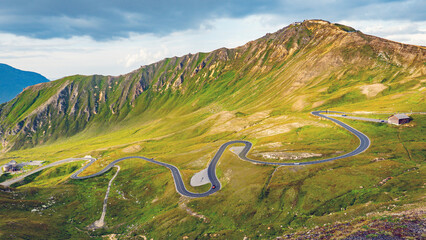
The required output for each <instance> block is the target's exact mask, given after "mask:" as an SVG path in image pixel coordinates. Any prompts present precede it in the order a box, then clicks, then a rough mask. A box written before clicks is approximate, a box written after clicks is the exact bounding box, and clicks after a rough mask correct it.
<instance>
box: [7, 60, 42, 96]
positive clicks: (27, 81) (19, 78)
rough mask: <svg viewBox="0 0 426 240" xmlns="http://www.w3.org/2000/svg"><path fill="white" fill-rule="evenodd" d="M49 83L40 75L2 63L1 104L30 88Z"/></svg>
mask: <svg viewBox="0 0 426 240" xmlns="http://www.w3.org/2000/svg"><path fill="white" fill-rule="evenodd" d="M48 81H49V80H48V79H47V78H45V77H44V76H42V75H40V74H38V73H35V72H28V71H22V70H19V69H16V68H14V67H11V66H9V65H7V64H2V63H0V86H1V87H0V104H1V103H5V102H7V101H10V100H12V99H13V98H14V97H16V95H18V93H20V92H22V90H23V89H24V88H26V87H28V86H32V85H35V84H38V83H42V82H48Z"/></svg>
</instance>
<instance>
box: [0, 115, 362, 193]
mask: <svg viewBox="0 0 426 240" xmlns="http://www.w3.org/2000/svg"><path fill="white" fill-rule="evenodd" d="M322 113H326V112H325V111H315V112H312V113H311V114H313V115H315V116H318V117H322V118H325V119H328V120H330V121H333V122H335V123H336V124H338V125H340V126H341V127H343V128H345V129H346V130H348V131H349V132H351V133H352V134H354V135H355V136H357V137H358V139H359V141H360V144H359V146H358V147H357V148H356V149H355V150H353V151H351V152H349V153H346V154H343V155H341V156H337V157H333V158H327V159H323V160H317V161H308V162H299V163H280V162H264V161H258V160H253V159H250V158H248V157H247V153H248V152H249V151H250V149H251V147H252V145H253V144H252V143H251V142H249V141H242V140H236V141H230V142H227V143H224V144H223V145H222V146H220V148H219V150H218V151H217V152H216V154H215V156H214V157H213V159H212V160H211V161H210V163H209V166H208V168H207V172H208V177H209V179H210V182H211V184H212V187H211V188H210V189H209V190H208V191H206V192H204V193H193V192H190V191H188V190H187V189H186V188H185V184H184V183H183V180H182V176H181V174H180V172H179V169H178V168H177V167H175V166H173V165H171V164H168V163H163V162H159V161H155V160H154V159H151V158H146V157H139V156H132V157H124V158H120V159H117V160H115V161H113V162H111V163H110V164H108V165H107V166H106V167H105V168H104V169H102V170H101V171H99V172H97V173H94V174H91V175H88V176H83V177H79V176H78V175H79V174H80V173H81V172H83V171H84V170H85V169H86V168H88V167H89V166H90V165H92V163H94V162H95V161H96V159H93V158H90V159H89V158H83V159H82V158H77V159H65V160H62V161H59V162H55V163H52V164H49V165H46V166H44V167H42V168H41V169H36V170H35V171H32V172H29V173H27V174H25V175H24V176H21V177H19V178H20V179H19V180H15V179H11V180H9V181H6V182H3V183H0V184H1V185H4V186H9V185H10V184H12V183H9V182H13V183H15V182H18V181H21V180H23V179H24V178H25V177H26V176H28V175H31V174H32V173H35V172H38V171H41V170H42V169H45V168H47V167H50V166H54V165H58V164H62V163H65V162H67V161H78V160H90V162H89V163H88V164H87V165H85V166H84V167H82V168H81V169H79V170H78V171H77V172H75V173H74V174H72V175H71V178H72V179H88V178H92V177H96V176H100V175H102V174H104V173H105V172H107V171H109V170H110V169H111V168H112V167H114V166H115V165H116V164H117V163H119V162H121V161H124V160H127V159H141V160H144V161H148V162H151V163H155V164H157V165H161V166H164V167H166V168H168V169H169V170H170V171H171V173H172V176H173V179H174V182H175V187H176V191H177V192H178V193H180V194H181V195H183V196H187V197H193V198H198V197H206V196H209V195H210V194H213V193H215V192H217V191H219V190H220V188H221V185H220V182H219V179H218V178H217V176H216V165H217V162H218V161H219V159H220V157H221V156H222V154H223V153H224V152H225V150H226V148H228V146H230V145H232V144H244V145H245V146H244V149H243V150H242V151H241V152H240V153H239V155H238V156H239V157H240V158H241V159H242V160H245V161H248V162H252V163H255V164H263V165H278V166H295V165H311V164H319V163H324V162H330V161H334V160H337V159H342V158H347V157H352V156H355V155H358V154H360V153H362V152H364V151H365V150H367V148H368V147H369V146H370V139H369V138H368V137H367V136H366V135H365V134H363V133H362V132H360V131H358V130H356V129H355V128H353V127H351V126H349V125H347V124H345V123H343V122H341V121H339V120H337V119H334V118H331V117H330V116H326V115H323V114H322ZM327 113H337V112H330V111H328V112H327ZM5 183H6V184H5Z"/></svg>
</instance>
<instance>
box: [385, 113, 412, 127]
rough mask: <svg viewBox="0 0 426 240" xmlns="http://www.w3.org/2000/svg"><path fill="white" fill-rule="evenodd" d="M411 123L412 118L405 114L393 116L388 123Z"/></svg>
mask: <svg viewBox="0 0 426 240" xmlns="http://www.w3.org/2000/svg"><path fill="white" fill-rule="evenodd" d="M410 121H411V118H410V117H409V116H407V115H405V114H402V113H398V114H395V115H392V116H390V117H389V118H388V123H392V124H395V125H401V124H405V123H409V122H410Z"/></svg>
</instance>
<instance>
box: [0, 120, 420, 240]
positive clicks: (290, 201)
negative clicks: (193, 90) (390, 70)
mask: <svg viewBox="0 0 426 240" xmlns="http://www.w3.org/2000/svg"><path fill="white" fill-rule="evenodd" d="M284 116H285V115H281V116H273V117H271V116H269V115H268V116H267V117H266V118H265V119H263V120H262V121H260V122H259V123H258V124H257V125H255V126H256V127H253V129H248V130H246V131H247V134H246V135H241V133H230V134H227V135H223V136H220V137H218V139H217V141H215V142H214V140H213V141H212V142H213V143H210V142H207V141H206V142H204V140H203V139H209V141H210V139H211V138H213V137H214V136H216V135H217V134H211V132H210V131H209V130H211V129H212V128H213V126H210V127H208V126H206V127H207V129H208V130H206V131H205V132H204V133H203V132H199V133H192V134H190V136H189V137H188V136H186V135H183V133H179V132H177V133H175V134H173V135H170V136H167V137H164V138H160V139H157V140H152V139H149V140H144V141H140V142H137V143H132V144H129V145H122V146H120V145H119V144H117V143H116V142H115V141H116V140H115V139H116V138H106V139H111V141H112V143H111V144H116V145H115V146H114V147H110V148H106V149H102V150H98V151H88V152H83V153H80V154H82V155H84V154H87V153H89V154H92V155H94V156H96V157H99V158H100V160H99V163H98V165H97V166H94V167H93V168H91V169H89V170H88V172H87V174H90V173H91V172H96V171H98V170H99V169H100V168H101V167H102V166H105V165H106V164H107V163H108V162H109V161H111V160H113V159H115V158H117V157H121V156H127V155H144V156H149V157H155V159H157V160H160V161H164V162H172V163H173V164H175V165H176V166H178V167H179V168H180V169H181V170H182V173H183V178H184V180H185V182H186V185H187V187H188V188H190V189H191V190H192V191H202V190H205V189H206V188H205V187H206V186H202V187H198V188H199V189H198V188H191V187H190V186H189V180H190V177H192V175H193V174H194V173H195V172H197V171H199V170H201V169H203V168H204V167H205V166H206V165H207V163H208V161H209V160H210V159H211V157H212V156H213V155H214V153H215V151H216V150H217V148H218V147H219V146H220V145H221V144H222V143H224V142H226V141H227V140H230V139H237V138H238V139H249V140H250V141H253V142H254V143H255V145H254V149H253V152H261V151H265V150H268V151H271V150H273V151H295V152H297V151H301V150H302V151H305V152H306V151H308V152H316V153H324V154H329V155H330V156H331V155H333V154H339V153H340V151H345V152H346V151H349V150H352V149H353V148H354V147H355V146H356V144H357V141H358V140H357V139H356V138H355V137H354V136H352V135H350V134H348V133H347V132H346V131H345V130H343V129H342V128H340V127H338V126H336V125H334V124H332V123H330V122H329V121H326V120H319V119H316V118H314V117H313V116H312V115H309V114H307V113H306V114H303V113H300V114H293V115H291V117H290V116H285V117H284ZM250 117H253V116H250V115H247V116H244V117H243V118H247V119H248V118H250ZM235 118H237V119H238V118H241V117H235ZM271 119H273V122H275V123H277V125H278V126H287V125H289V124H292V123H294V122H293V121H296V122H299V123H301V122H302V123H303V122H305V123H309V124H308V125H305V126H300V127H297V126H295V127H293V128H291V129H289V131H288V132H285V133H281V134H277V135H273V136H266V137H263V138H253V137H250V135H249V134H248V133H251V132H256V131H255V130H257V132H258V131H261V130H263V129H264V127H265V126H263V127H262V125H268V122H269V121H271ZM277 119H281V120H277ZM257 121H259V120H257ZM279 121H281V122H279ZM344 121H345V122H347V123H349V124H350V125H352V126H354V127H356V128H357V129H359V130H360V131H362V132H364V133H366V134H367V135H368V136H369V137H370V139H371V140H372V145H371V147H370V149H369V150H368V151H367V152H366V153H364V154H362V155H358V156H355V157H351V158H348V159H342V160H339V161H336V162H332V163H325V164H319V165H312V166H303V167H302V166H295V167H280V168H278V169H275V167H272V166H261V165H253V164H250V163H247V162H244V161H241V160H240V159H238V158H237V157H236V156H235V155H234V154H232V153H231V152H229V151H227V152H226V153H225V154H224V156H223V158H222V159H221V160H220V162H219V166H218V175H219V178H220V181H221V183H222V185H223V189H222V190H221V191H220V192H218V193H216V194H214V195H212V196H209V197H207V198H202V199H185V198H184V197H181V196H179V194H178V193H176V191H175V189H174V183H173V179H172V177H171V174H170V172H169V171H168V170H167V169H165V168H162V167H159V166H156V165H153V164H149V163H145V162H141V161H138V160H130V161H127V162H122V163H120V166H121V167H122V171H120V173H119V175H118V177H117V179H116V180H115V182H114V186H113V189H112V192H111V194H110V198H109V205H108V211H107V218H106V222H107V226H108V227H107V228H106V229H102V230H97V231H95V232H89V231H88V230H86V227H87V226H88V225H90V224H91V223H93V222H94V221H95V220H96V219H98V218H99V216H100V211H101V208H102V207H101V206H102V199H103V196H104V194H105V190H106V186H107V182H108V181H109V179H110V178H111V177H112V175H113V171H110V172H108V173H107V174H105V175H103V176H101V177H98V178H94V179H87V180H83V181H81V180H70V179H69V178H68V177H69V175H70V174H71V173H72V172H73V171H75V169H77V168H78V167H79V166H81V164H82V163H73V164H68V165H64V166H58V167H54V168H51V169H48V170H45V171H43V172H42V173H41V174H39V175H37V176H35V177H34V178H32V179H30V181H29V182H28V183H27V184H26V185H23V186H21V187H19V188H17V189H15V190H14V191H13V193H9V192H1V204H2V208H1V209H2V210H1V211H2V214H1V215H2V216H4V217H2V220H1V223H0V224H1V226H2V231H1V233H2V236H3V237H4V238H7V237H8V236H17V237H25V236H33V237H34V236H35V238H37V237H36V236H39V237H40V238H42V236H51V237H53V238H85V237H88V236H89V235H90V236H102V235H106V234H113V233H118V234H123V235H122V236H127V237H131V236H137V235H146V236H147V237H154V238H155V239H159V238H160V239H161V238H178V237H182V236H185V235H186V236H189V237H190V238H195V237H197V238H203V237H206V238H208V237H212V236H213V234H215V236H217V237H220V238H222V237H228V238H235V237H244V236H250V237H254V238H271V237H275V236H280V235H283V234H285V233H286V232H289V231H294V230H296V229H300V228H305V227H307V228H310V227H315V226H318V225H323V224H327V223H331V222H334V221H344V220H350V219H352V218H355V217H358V216H364V215H365V214H367V213H371V212H377V211H378V212H380V211H384V210H389V209H393V208H395V209H398V208H400V207H402V206H405V205H407V204H412V203H419V201H420V202H421V201H422V197H423V196H424V188H423V182H424V181H423V177H422V176H424V175H425V168H424V152H423V151H424V147H425V139H424V136H423V135H421V134H420V133H421V132H422V131H424V128H425V125H424V122H425V117H424V115H415V116H414V121H413V122H411V123H410V124H409V125H406V126H400V127H398V126H392V125H386V124H379V123H369V122H358V121H352V120H344ZM212 124H214V123H213V122H212ZM318 124H320V125H318ZM189 128H190V129H191V127H189ZM141 131H149V130H141ZM188 131H189V130H185V131H183V132H188ZM189 132H190V131H189ZM115 134H119V133H115ZM120 134H123V135H124V134H125V132H122V133H120ZM107 136H108V135H107ZM96 139H97V138H93V139H90V140H86V141H85V143H86V145H88V143H90V144H93V145H95V144H96ZM176 139H180V140H179V141H177V140H176ZM80 141H81V140H78V138H76V140H75V141H74V142H72V141H68V142H64V143H58V144H57V145H55V146H53V145H52V146H49V147H47V146H46V147H40V148H35V149H31V150H32V152H30V151H29V150H22V151H17V152H11V153H10V157H12V156H13V155H14V154H16V155H21V156H28V157H30V156H31V157H35V158H37V159H41V158H42V155H45V154H46V153H48V154H46V156H47V157H48V156H49V155H50V154H51V156H52V158H53V156H55V155H59V154H58V153H56V152H52V153H49V149H56V151H61V149H69V150H68V151H70V153H69V154H74V153H73V152H72V149H74V148H75V149H79V148H80V149H81V146H80ZM270 143H274V145H273V146H274V147H273V149H271V147H270V145H271V144H270ZM277 143H280V144H281V146H282V147H276V146H277V145H278V144H277ZM137 146H139V147H137ZM171 146H172V147H171ZM87 148H88V149H90V148H92V146H90V145H89V146H87ZM168 149H173V150H174V151H170V150H168ZM51 151H53V150H51ZM62 151H63V150H62ZM81 151H84V148H83V149H81ZM129 151H130V152H129ZM132 151H133V152H132ZM62 157H66V156H65V155H63V156H62ZM272 174H273V175H272ZM388 178H389V179H388ZM385 179H388V180H386V181H385V182H384V183H383V180H385ZM52 201H54V202H55V203H53V204H52ZM180 202H185V203H186V205H187V206H188V207H189V208H191V209H192V210H193V211H195V212H197V213H199V214H201V215H203V216H205V218H206V219H205V220H204V219H200V218H197V217H194V216H191V215H189V214H188V213H187V212H186V210H185V209H183V208H182V207H181V205H180V204H179V203H180ZM224 203H226V204H224ZM43 205H45V206H47V207H43ZM33 209H37V211H35V212H31V210H33ZM19 216H21V217H19ZM20 219H21V220H20ZM48 219H50V220H48ZM40 227H42V229H43V233H38V232H39V228H40ZM17 228H19V229H26V230H21V231H19V232H16V229H17ZM59 229H60V231H58V230H59ZM11 234H12V235H11ZM37 234H39V235H37Z"/></svg>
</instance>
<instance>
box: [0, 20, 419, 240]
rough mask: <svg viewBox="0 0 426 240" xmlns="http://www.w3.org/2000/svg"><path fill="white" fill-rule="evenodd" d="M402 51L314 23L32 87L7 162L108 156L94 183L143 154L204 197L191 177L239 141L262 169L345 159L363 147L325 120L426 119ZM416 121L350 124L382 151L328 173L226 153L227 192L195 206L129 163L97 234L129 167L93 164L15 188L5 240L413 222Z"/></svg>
mask: <svg viewBox="0 0 426 240" xmlns="http://www.w3.org/2000/svg"><path fill="white" fill-rule="evenodd" d="M399 46H400V45H398V44H396V43H392V42H389V41H386V40H383V39H378V38H374V37H372V36H367V35H364V34H362V33H359V32H353V31H352V30H349V28H344V27H342V26H339V25H333V24H324V23H318V21H306V22H304V23H303V24H301V25H291V26H289V27H288V28H286V29H283V30H281V31H279V32H277V33H274V34H270V35H267V36H265V37H263V38H261V39H259V40H256V41H254V42H251V43H248V44H247V45H245V46H242V47H240V48H237V49H231V50H226V49H220V50H217V51H214V52H212V53H209V54H204V53H199V54H197V55H187V56H183V57H180V58H172V59H165V60H163V61H161V62H159V63H156V64H152V65H149V66H145V67H143V68H141V69H139V70H137V71H135V72H132V73H129V74H126V75H123V76H119V77H106V76H72V77H68V78H64V79H61V80H58V81H55V82H52V83H48V84H46V85H40V86H37V87H33V88H29V89H28V90H26V91H24V92H23V93H22V94H21V95H19V96H18V97H17V98H16V99H14V100H13V101H11V102H9V103H7V104H3V105H0V110H1V112H0V132H1V133H2V135H1V136H0V138H1V139H2V141H3V142H2V143H3V145H2V148H1V150H2V153H1V154H0V164H4V163H7V162H8V161H10V160H11V159H15V160H17V161H18V162H24V161H30V160H43V161H46V162H54V161H57V160H60V159H64V158H69V157H83V156H85V155H91V156H93V157H95V158H97V159H98V161H97V162H96V163H95V164H93V165H92V166H91V167H90V168H88V169H87V171H86V172H85V173H84V174H91V173H95V172H97V171H99V170H100V169H102V168H103V167H104V166H106V165H107V164H108V163H109V162H111V161H113V160H115V159H117V158H120V157H125V156H135V155H138V156H145V157H150V158H154V159H155V160H158V161H162V162H167V163H171V164H173V165H175V166H177V167H178V168H179V169H180V170H181V173H182V177H183V179H184V181H185V184H186V186H187V188H188V189H189V190H191V191H194V192H202V191H205V190H206V189H208V188H209V186H208V185H205V186H201V187H191V186H190V185H189V182H190V178H191V177H192V176H193V174H195V173H197V172H198V171H200V170H202V169H204V168H205V167H206V166H207V164H208V162H209V161H210V159H211V158H212V157H213V156H214V154H215V153H216V151H217V149H218V148H219V146H220V145H221V144H223V143H225V142H227V141H229V140H237V139H238V140H249V141H251V142H253V144H254V146H253V150H252V152H251V153H250V154H249V157H251V158H254V159H260V160H261V159H262V157H259V156H262V153H265V152H275V153H286V154H290V155H291V154H294V155H297V154H300V153H314V154H321V156H318V155H314V156H316V157H312V158H307V159H302V160H301V161H305V160H313V159H321V158H327V157H332V156H337V155H340V154H342V153H343V152H348V151H351V150H353V149H354V148H356V146H357V145H358V140H357V138H356V137H354V136H353V135H351V134H350V133H349V132H347V131H345V130H344V129H342V128H341V127H339V126H337V125H335V124H333V123H332V122H330V121H328V120H323V119H319V118H316V117H314V116H313V115H311V114H310V111H312V110H320V109H321V110H325V109H328V110H339V111H345V112H363V113H364V115H365V116H366V117H372V118H381V119H386V117H388V116H389V115H390V113H395V112H410V111H414V112H422V111H423V112H424V110H425V109H426V105H425V103H426V101H425V94H424V92H425V82H424V76H425V74H424V72H425V68H426V65H425V64H424V63H423V62H422V61H423V60H422V58H421V57H422V56H425V55H422V54H421V52H422V51H425V50H424V48H422V47H415V46H406V47H405V48H404V49H402V50H401V51H394V50H395V49H394V48H395V47H399ZM398 49H399V48H398ZM413 49H414V50H415V51H414V50H413ZM419 52H420V53H419ZM416 54H417V55H416ZM416 56H417V57H416ZM419 59H420V60H419ZM425 62H426V61H425ZM179 76H183V77H179ZM179 79H180V80H179ZM144 84H146V85H144ZM412 118H413V121H412V122H411V123H410V124H407V125H404V126H393V125H387V124H379V123H370V122H360V121H353V120H348V119H341V120H342V121H344V122H346V123H348V124H350V125H352V126H353V127H355V128H357V129H358V130H360V131H362V132H364V133H365V134H366V135H367V136H369V138H370V139H371V141H372V144H371V147H370V148H369V149H368V150H367V151H366V152H364V153H363V154H361V155H357V156H355V157H350V158H346V159H341V160H338V161H334V162H328V163H324V164H317V165H309V166H292V167H279V168H277V167H274V166H262V165H255V164H251V163H248V162H245V161H241V160H240V159H239V158H238V157H237V156H236V155H235V154H233V153H231V152H230V151H226V152H225V154H224V155H223V157H222V159H221V160H220V161H219V165H218V169H217V175H218V177H219V180H220V181H221V183H222V187H223V189H221V191H219V192H217V193H215V194H213V195H211V196H209V197H206V198H200V199H189V198H185V197H182V196H180V195H179V194H178V193H177V192H176V190H175V186H174V183H173V179H172V177H171V174H170V172H169V170H167V169H166V168H163V167H160V166H157V165H154V164H150V163H146V162H143V161H141V160H137V159H134V160H128V161H125V162H121V163H119V165H120V167H121V170H120V172H119V174H118V176H117V178H116V179H115V181H114V183H113V186H112V188H111V192H110V197H109V200H108V210H107V215H106V219H105V221H106V225H107V227H106V228H103V229H99V230H96V231H89V230H87V226H89V225H90V224H92V223H93V222H94V221H95V220H96V219H99V217H100V214H101V210H102V209H101V208H102V201H103V198H104V194H105V191H106V187H107V183H108V181H109V180H110V179H111V177H112V176H113V174H114V172H115V170H111V171H109V172H108V173H106V174H104V175H103V176H100V177H96V178H93V179H87V180H71V179H70V178H69V176H70V175H71V173H72V172H74V171H76V169H78V168H79V167H80V166H82V164H84V163H83V162H75V163H70V164H67V165H62V166H57V167H53V168H50V169H46V170H44V171H42V172H39V173H38V174H36V175H33V176H31V177H28V178H27V179H25V181H24V183H21V184H18V185H14V186H12V187H13V188H12V189H0V216H1V217H0V238H3V239H10V238H24V239H29V238H31V239H45V238H54V239H67V238H71V239H85V238H94V239H96V238H102V236H106V235H108V234H119V236H120V237H121V238H123V239H125V238H131V239H134V238H137V237H140V238H143V236H146V237H147V238H154V239H178V238H182V237H185V236H187V237H188V238H190V239H195V238H197V239H204V238H205V239H207V238H218V239H226V238H228V239H235V238H237V239H238V238H240V239H242V238H243V237H245V236H247V237H250V238H259V239H262V238H263V239H270V238H273V237H277V236H282V235H286V234H290V233H291V232H294V231H302V230H304V229H305V228H315V227H316V226H323V225H324V224H329V223H333V222H335V221H348V220H351V219H354V218H355V219H356V218H358V217H363V216H365V215H367V214H371V213H376V212H382V211H385V210H386V211H399V210H400V209H404V210H405V209H406V208H407V207H408V206H418V205H419V204H422V203H423V202H424V200H423V197H424V194H425V192H424V185H423V184H424V176H425V165H424V160H425V153H424V149H425V148H426V144H425V142H426V141H425V136H424V134H422V133H424V132H425V120H426V117H425V115H412ZM277 161H294V160H287V159H281V160H277ZM1 178H2V179H7V178H10V175H3V176H1Z"/></svg>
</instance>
